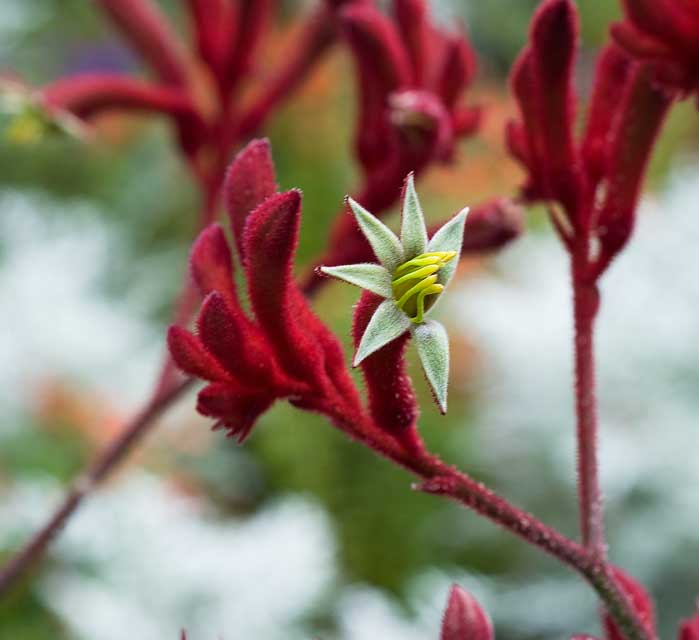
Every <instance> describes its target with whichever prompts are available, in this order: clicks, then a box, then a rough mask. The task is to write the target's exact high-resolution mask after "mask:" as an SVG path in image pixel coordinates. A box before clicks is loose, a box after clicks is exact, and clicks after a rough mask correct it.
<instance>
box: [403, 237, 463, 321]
mask: <svg viewBox="0 0 699 640" xmlns="http://www.w3.org/2000/svg"><path fill="white" fill-rule="evenodd" d="M455 256H456V252H455V251H434V252H431V253H423V254H421V255H419V256H417V257H415V258H413V259H412V260H408V261H407V262H404V263H403V264H402V265H400V266H399V267H398V268H397V269H396V270H395V272H394V274H393V281H392V285H393V297H394V299H395V300H396V304H397V305H398V308H400V309H401V310H402V311H403V312H404V313H405V314H406V315H407V316H408V317H409V318H410V319H411V320H412V321H413V322H414V323H416V324H420V323H421V322H422V321H423V319H424V315H425V312H426V311H427V310H428V309H429V308H430V307H431V306H432V305H433V304H434V302H435V301H436V299H437V298H436V296H438V295H439V294H440V293H441V292H442V291H443V290H444V286H443V285H441V284H439V283H438V282H437V279H438V275H437V272H438V271H439V270H440V269H441V268H442V267H443V266H444V265H445V264H447V263H448V262H449V261H450V260H452V259H453V258H454V257H455Z"/></svg>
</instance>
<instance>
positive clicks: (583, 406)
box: [572, 243, 607, 559]
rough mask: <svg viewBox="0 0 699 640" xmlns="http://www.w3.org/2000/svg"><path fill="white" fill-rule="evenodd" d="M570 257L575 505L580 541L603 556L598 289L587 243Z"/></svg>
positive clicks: (603, 557) (599, 555)
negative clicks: (591, 273)
mask: <svg viewBox="0 0 699 640" xmlns="http://www.w3.org/2000/svg"><path fill="white" fill-rule="evenodd" d="M581 244H582V245H583V246H582V248H581V250H578V251H575V252H574V254H573V258H572V276H573V315H574V324H575V344H574V349H575V413H576V423H577V426H576V440H577V451H578V459H577V470H578V506H579V509H580V530H581V536H582V542H583V544H584V545H585V546H586V547H587V548H588V549H590V550H591V551H592V553H593V554H594V555H595V557H597V558H600V559H605V558H606V554H607V550H606V543H605V539H604V515H603V511H602V494H601V491H600V484H599V471H598V464H597V399H596V396H595V355H594V330H595V318H596V316H597V310H598V307H599V291H598V289H597V285H596V283H595V281H594V280H593V281H590V280H589V279H588V278H586V277H585V276H586V267H587V264H588V261H587V243H581Z"/></svg>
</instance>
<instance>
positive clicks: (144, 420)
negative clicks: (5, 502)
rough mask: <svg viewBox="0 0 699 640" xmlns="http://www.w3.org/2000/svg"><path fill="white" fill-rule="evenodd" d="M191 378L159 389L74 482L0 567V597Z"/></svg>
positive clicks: (179, 394)
mask: <svg viewBox="0 0 699 640" xmlns="http://www.w3.org/2000/svg"><path fill="white" fill-rule="evenodd" d="M192 383H193V381H192V380H190V379H187V380H184V381H178V382H177V383H175V384H173V385H171V386H170V387H169V388H168V389H165V390H162V391H160V392H156V393H155V394H154V396H153V397H152V398H151V400H150V401H149V402H148V404H147V405H146V407H145V408H144V409H143V411H141V413H139V414H138V415H137V416H136V417H135V418H134V419H133V420H132V421H131V422H130V423H129V424H128V425H127V426H126V428H125V429H124V431H123V432H122V434H121V435H120V436H119V437H118V438H117V439H116V440H114V441H113V442H111V443H110V444H109V445H108V446H107V448H106V449H105V450H104V451H103V452H102V453H101V454H100V455H99V456H98V457H97V459H96V460H95V462H94V464H93V465H92V466H91V467H90V468H89V469H88V470H87V471H85V472H84V473H82V474H81V475H80V476H78V478H76V480H75V481H74V482H73V484H72V486H71V488H70V490H69V491H68V493H67V494H66V496H65V498H64V499H63V502H62V503H61V505H60V506H59V507H58V509H56V511H55V512H54V514H53V516H51V518H50V519H49V521H48V522H47V523H46V524H45V525H44V526H43V527H42V528H41V529H40V530H39V531H38V532H37V533H36V534H35V535H34V536H33V537H32V539H31V540H29V542H28V543H27V544H26V545H25V546H24V547H23V548H22V549H21V550H20V551H19V552H18V553H17V554H16V555H15V556H14V557H13V558H12V559H11V560H10V562H8V564H7V565H5V566H4V567H3V568H2V570H0V596H2V595H3V594H5V593H6V592H7V591H8V590H9V589H10V588H11V587H12V586H13V585H14V584H15V583H16V581H17V580H18V579H19V578H20V577H21V576H22V575H23V574H24V573H25V572H26V571H27V570H28V569H29V568H30V567H31V566H33V565H34V564H35V563H36V562H37V561H38V560H39V559H40V558H41V557H42V556H43V554H44V552H45V551H46V549H47V547H48V545H49V543H50V542H51V541H52V540H53V538H54V537H55V536H56V534H57V533H58V532H59V531H60V530H61V529H62V528H63V526H64V525H65V524H66V522H67V521H68V519H69V518H70V517H71V515H73V513H74V512H75V510H76V509H77V508H78V507H79V506H80V504H81V503H82V501H83V499H84V498H85V497H86V496H87V495H88V494H89V493H90V492H91V491H92V489H93V488H94V487H95V486H96V485H97V484H99V483H100V482H101V481H102V480H103V479H104V478H105V477H106V476H107V475H108V474H109V472H110V471H112V470H113V468H114V467H115V466H116V465H117V464H118V463H119V462H121V460H123V459H124V458H125V457H126V455H127V454H128V453H129V452H130V451H131V450H132V449H133V447H134V445H136V444H137V443H138V442H140V440H141V439H142V437H143V435H144V434H145V433H146V432H147V431H148V428H149V427H150V426H151V425H152V424H154V423H155V422H156V420H157V419H158V418H159V417H160V416H161V415H162V414H163V413H164V412H165V411H166V410H167V409H168V408H169V407H170V406H172V404H173V403H174V402H175V401H176V400H177V399H178V398H179V397H180V396H182V394H183V393H184V392H185V391H186V390H187V389H188V388H189V387H190V386H191V385H192Z"/></svg>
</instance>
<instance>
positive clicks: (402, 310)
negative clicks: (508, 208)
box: [320, 174, 468, 413]
mask: <svg viewBox="0 0 699 640" xmlns="http://www.w3.org/2000/svg"><path fill="white" fill-rule="evenodd" d="M347 202H348V204H349V207H350V209H351V210H352V213H353V214H354V217H355V219H356V220H357V223H358V225H359V228H360V229H361V231H362V233H363V234H364V236H365V237H366V239H367V240H368V242H369V244H370V245H371V248H372V249H373V251H374V254H375V256H376V258H377V259H378V261H379V264H373V263H361V264H351V265H342V266H336V267H321V268H320V270H321V272H322V273H324V274H326V275H328V276H332V277H334V278H338V279H340V280H344V281H345V282H348V283H350V284H353V285H355V286H358V287H361V288H362V289H365V290H367V291H370V292H371V293H374V294H376V295H378V296H380V297H381V298H384V300H383V302H381V304H379V305H378V306H377V307H376V310H375V311H374V313H373V315H372V316H371V318H370V319H369V322H368V323H367V325H366V328H365V329H364V332H363V334H362V336H361V339H360V341H359V346H358V348H357V352H356V354H355V357H354V366H355V367H356V366H357V365H359V364H361V363H362V362H363V361H364V360H365V359H366V358H367V357H369V356H371V355H372V354H374V353H375V352H377V351H378V350H379V349H381V348H382V347H385V346H386V345H387V344H389V343H390V342H393V341H394V340H396V339H397V338H399V337H400V336H402V335H404V334H405V333H406V332H409V333H410V335H411V336H412V337H413V339H414V340H415V342H416V344H417V352H418V356H419V358H420V362H421V364H422V368H423V370H424V372H425V377H426V378H427V381H428V383H429V385H430V387H431V389H432V393H433V395H434V398H435V400H436V402H437V404H438V406H439V409H440V411H441V412H442V413H446V410H447V386H448V382H449V340H448V338H447V334H446V330H445V329H444V327H443V326H442V325H441V324H439V323H438V322H436V321H434V320H428V319H427V315H428V314H429V313H430V311H431V310H432V309H433V308H434V305H435V303H436V302H437V300H438V299H439V297H440V296H441V294H442V293H443V291H444V289H445V288H446V286H447V285H448V284H449V281H450V280H451V278H452V277H453V275H454V271H455V269H456V265H457V263H458V259H459V254H460V253H461V246H462V243H463V235H464V224H465V222H466V215H467V214H468V209H467V208H466V209H463V210H461V211H460V212H459V213H457V214H456V215H455V216H454V217H453V218H451V220H449V221H448V222H447V223H446V224H445V225H444V226H442V227H441V228H440V229H438V230H437V231H436V232H435V233H434V235H433V236H432V238H428V235H427V227H426V226H425V218H424V215H423V212H422V208H421V206H420V201H419V199H418V196H417V193H416V192H415V184H414V181H413V175H412V174H410V175H408V177H407V178H406V181H405V190H404V195H403V209H402V223H401V232H400V238H398V237H397V236H396V235H395V234H394V233H393V231H391V230H390V229H389V228H388V227H387V226H386V225H385V224H384V223H383V222H381V221H380V220H379V219H378V218H377V217H375V216H374V215H372V214H371V213H369V212H368V211H367V210H366V209H364V208H363V207H362V206H361V205H360V204H359V203H357V202H355V201H354V200H352V199H351V198H348V200H347Z"/></svg>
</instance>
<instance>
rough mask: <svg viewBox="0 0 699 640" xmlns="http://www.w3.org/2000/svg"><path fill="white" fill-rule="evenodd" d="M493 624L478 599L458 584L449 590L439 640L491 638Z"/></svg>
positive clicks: (489, 639) (481, 639)
mask: <svg viewBox="0 0 699 640" xmlns="http://www.w3.org/2000/svg"><path fill="white" fill-rule="evenodd" d="M494 637H495V636H494V633H493V624H492V622H491V621H490V617H489V616H488V614H487V613H486V612H485V611H484V609H483V607H481V605H480V604H478V601H477V600H476V599H475V598H474V597H473V596H472V595H471V594H470V593H468V592H467V591H464V590H463V589H462V588H461V587H460V586H459V585H456V584H455V585H454V586H452V588H451V591H449V601H448V603H447V608H446V611H445V612H444V617H443V619H442V633H441V635H440V640H493V638H494Z"/></svg>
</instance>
